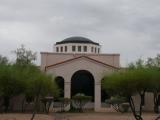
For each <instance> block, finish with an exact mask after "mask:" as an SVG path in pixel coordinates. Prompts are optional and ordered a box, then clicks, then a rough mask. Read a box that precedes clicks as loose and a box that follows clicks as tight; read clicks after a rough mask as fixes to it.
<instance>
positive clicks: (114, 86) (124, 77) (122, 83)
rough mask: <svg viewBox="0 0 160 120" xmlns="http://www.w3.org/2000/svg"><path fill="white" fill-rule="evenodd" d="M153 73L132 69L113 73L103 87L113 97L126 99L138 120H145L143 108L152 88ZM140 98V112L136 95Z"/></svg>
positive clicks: (106, 77)
mask: <svg viewBox="0 0 160 120" xmlns="http://www.w3.org/2000/svg"><path fill="white" fill-rule="evenodd" d="M150 79H151V72H150V70H148V69H144V68H139V69H130V70H123V71H119V72H116V73H113V74H111V75H109V76H105V78H104V80H103V81H102V86H103V88H104V89H106V90H107V91H108V92H110V93H112V96H121V97H126V98H127V102H128V103H129V105H130V108H131V110H132V113H133V115H134V117H135V119H136V120H143V118H142V117H141V115H142V106H143V102H144V94H145V92H146V91H147V90H148V88H149V86H150ZM137 94H138V95H139V96H140V103H139V110H138V111H136V107H135V102H134V100H133V96H134V95H137Z"/></svg>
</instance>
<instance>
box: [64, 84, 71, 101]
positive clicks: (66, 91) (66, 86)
mask: <svg viewBox="0 0 160 120" xmlns="http://www.w3.org/2000/svg"><path fill="white" fill-rule="evenodd" d="M64 97H65V98H71V82H65V83H64Z"/></svg>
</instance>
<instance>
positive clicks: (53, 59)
mask: <svg viewBox="0 0 160 120" xmlns="http://www.w3.org/2000/svg"><path fill="white" fill-rule="evenodd" d="M82 55H83V56H87V57H90V58H92V59H95V60H98V61H100V62H103V63H105V64H109V65H112V66H115V67H120V62H119V61H120V60H119V57H120V55H119V54H69V53H48V52H41V69H42V70H44V68H45V67H46V66H50V65H53V64H56V63H60V62H63V61H65V60H69V59H73V58H76V57H79V56H82Z"/></svg>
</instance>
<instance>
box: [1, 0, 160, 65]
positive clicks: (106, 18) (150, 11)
mask: <svg viewBox="0 0 160 120" xmlns="http://www.w3.org/2000/svg"><path fill="white" fill-rule="evenodd" d="M159 5H160V1H159V0H152V1H151V0H134V1H133V0H79V1H76V0H27V1H22V0H4V1H0V48H1V49H0V54H3V55H7V56H9V57H10V58H13V55H11V54H10V51H11V50H14V49H16V48H17V47H18V46H20V44H25V45H26V47H29V48H30V49H33V51H37V52H40V51H52V46H53V44H54V43H55V42H56V41H60V40H62V39H64V38H66V37H70V36H76V35H81V36H84V37H88V38H90V39H92V40H94V41H96V42H100V44H102V45H103V52H107V53H110V52H111V53H120V54H121V63H122V65H126V64H127V63H129V62H131V61H134V60H136V59H137V58H139V57H144V58H146V57H148V56H155V55H156V54H157V53H159V51H160V40H159V38H160V35H159V34H160V12H159V11H160V7H159ZM38 64H39V61H38Z"/></svg>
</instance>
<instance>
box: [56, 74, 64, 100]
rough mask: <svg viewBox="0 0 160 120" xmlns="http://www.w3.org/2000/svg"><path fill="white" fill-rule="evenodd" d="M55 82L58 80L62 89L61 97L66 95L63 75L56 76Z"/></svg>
mask: <svg viewBox="0 0 160 120" xmlns="http://www.w3.org/2000/svg"><path fill="white" fill-rule="evenodd" d="M55 82H56V84H57V86H58V88H59V89H60V95H59V97H64V78H63V77H61V76H57V77H56V78H55Z"/></svg>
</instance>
